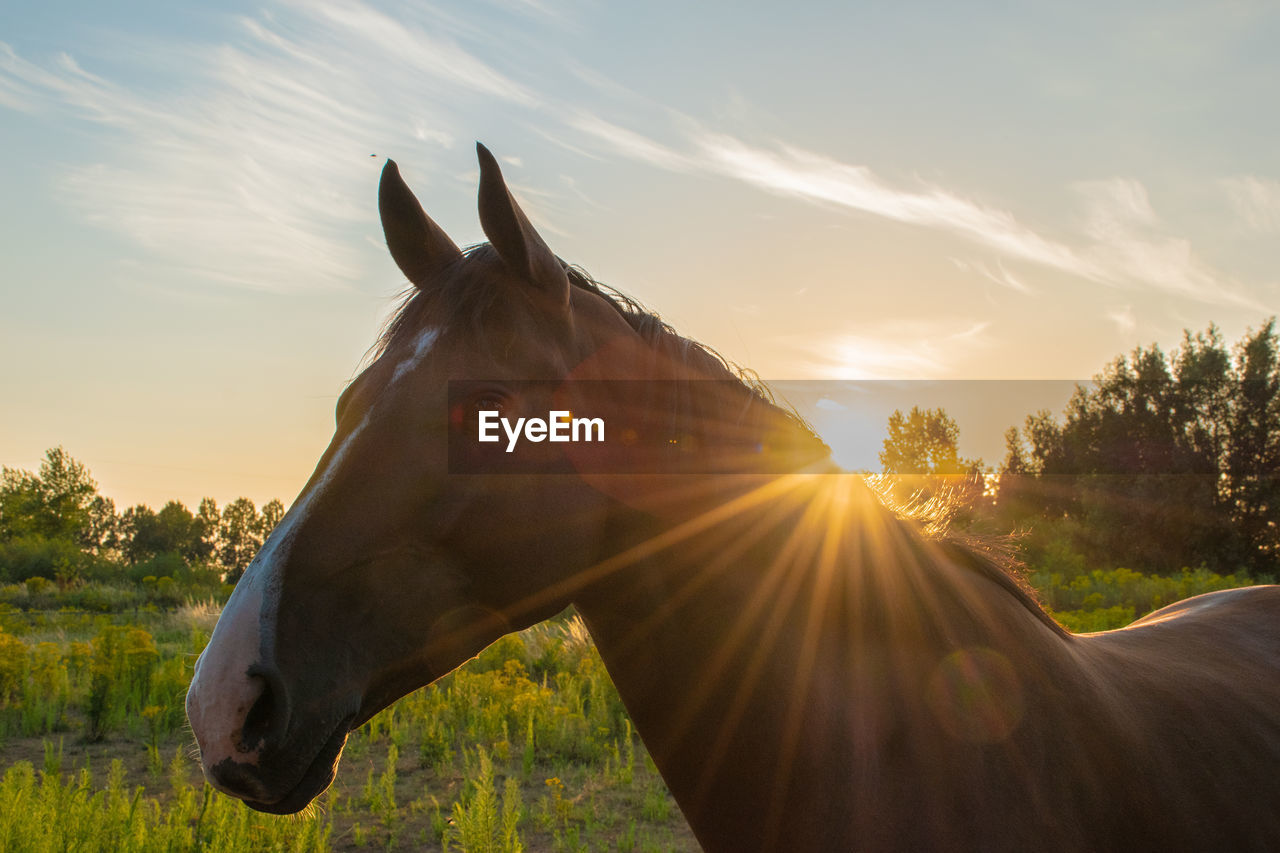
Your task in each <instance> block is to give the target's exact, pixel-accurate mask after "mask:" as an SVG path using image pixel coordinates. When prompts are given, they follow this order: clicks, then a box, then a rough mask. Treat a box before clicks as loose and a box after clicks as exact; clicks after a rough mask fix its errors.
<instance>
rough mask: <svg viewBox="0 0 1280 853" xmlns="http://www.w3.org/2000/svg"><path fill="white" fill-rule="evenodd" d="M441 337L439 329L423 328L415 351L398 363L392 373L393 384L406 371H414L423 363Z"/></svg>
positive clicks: (415, 342) (414, 345)
mask: <svg viewBox="0 0 1280 853" xmlns="http://www.w3.org/2000/svg"><path fill="white" fill-rule="evenodd" d="M439 337H440V330H439V329H423V330H422V331H421V332H419V333H418V337H417V340H415V341H414V343H413V353H412V354H410V355H409V357H408V358H406V359H404V360H403V361H401V362H400V363H399V364H397V365H396V370H395V373H392V374H391V384H392V385H394V384H395V383H397V382H399V381H400V379H401V378H402V377H403V376H404V375H405V374H406V373H412V372H413V371H414V370H415V369H417V367H418V365H420V364H422V362H423V360H425V359H426V357H427V356H428V355H429V354H430V353H431V348H432V347H434V346H435V345H436V340H437V339H438V338H439Z"/></svg>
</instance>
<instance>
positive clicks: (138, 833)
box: [0, 753, 332, 853]
mask: <svg viewBox="0 0 1280 853" xmlns="http://www.w3.org/2000/svg"><path fill="white" fill-rule="evenodd" d="M180 759H181V754H180V753H179V755H178V756H177V757H176V758H175V765H176V766H177V767H178V768H179V770H180V769H181V765H180ZM59 761H60V759H59ZM51 763H52V762H51V761H50V757H49V754H48V753H46V761H45V770H44V772H42V773H40V774H39V777H38V778H37V774H36V772H35V769H34V768H33V767H32V766H31V763H30V762H28V761H19V762H17V763H15V764H13V765H12V766H10V767H9V768H8V769H7V770H6V771H5V773H4V776H3V780H0V850H5V851H12V853H45V851H48V853H53V851H67V850H113V851H114V850H120V851H136V853H151V851H156V853H161V851H164V853H168V851H174V850H279V851H298V853H302V851H324V850H328V849H329V837H330V834H331V832H332V826H331V823H330V821H329V820H328V819H327V818H326V817H324V816H323V815H321V814H320V813H318V812H316V813H312V814H311V815H309V816H303V817H301V818H295V819H292V820H285V821H263V820H261V819H260V818H259V817H258V816H257V815H255V814H254V813H253V812H252V811H250V810H249V809H248V807H246V806H245V805H243V804H242V803H239V802H237V801H234V800H231V799H230V798H228V797H222V796H213V794H212V789H210V788H208V787H206V788H205V789H204V792H203V794H202V795H197V794H196V792H195V791H193V790H192V789H191V787H190V786H189V784H188V783H187V781H186V775H185V773H182V772H175V773H173V774H172V775H171V779H170V786H169V790H168V791H167V792H165V793H166V795H165V796H148V795H147V793H146V790H145V788H143V787H142V786H134V787H131V786H129V785H128V784H127V783H126V782H125V771H124V767H123V765H122V763H121V762H120V761H118V760H116V761H112V762H111V766H110V769H109V771H108V773H107V777H106V779H105V781H104V782H97V783H95V780H94V778H93V775H92V773H91V772H90V771H89V770H88V769H87V768H86V769H83V770H81V771H80V772H79V773H78V774H74V775H64V774H63V773H61V772H60V770H59V769H57V767H56V764H54V767H53V769H51V767H50V765H51Z"/></svg>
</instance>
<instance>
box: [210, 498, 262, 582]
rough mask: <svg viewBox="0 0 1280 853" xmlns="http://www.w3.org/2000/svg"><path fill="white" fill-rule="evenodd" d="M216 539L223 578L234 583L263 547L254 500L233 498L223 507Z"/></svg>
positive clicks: (259, 522)
mask: <svg viewBox="0 0 1280 853" xmlns="http://www.w3.org/2000/svg"><path fill="white" fill-rule="evenodd" d="M218 543H219V546H220V549H221V550H220V554H219V556H220V557H221V560H222V565H223V566H224V567H226V570H227V574H226V582H227V583H235V582H236V581H238V580H240V576H241V575H243V574H244V570H245V569H246V568H248V566H249V562H250V561H251V560H252V559H253V556H254V554H256V553H258V549H259V548H261V547H262V533H261V521H260V519H259V517H258V511H257V508H256V507H254V505H253V501H251V500H249V499H248V498H236V499H235V500H233V501H232V502H231V503H229V504H227V505H226V506H225V507H223V509H222V519H221V522H220V523H219V525H218Z"/></svg>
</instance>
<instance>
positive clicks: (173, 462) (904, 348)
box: [0, 0, 1280, 507]
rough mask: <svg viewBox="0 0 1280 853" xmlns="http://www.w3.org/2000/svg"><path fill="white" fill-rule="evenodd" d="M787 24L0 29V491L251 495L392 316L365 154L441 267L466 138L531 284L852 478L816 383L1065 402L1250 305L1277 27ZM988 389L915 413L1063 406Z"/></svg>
mask: <svg viewBox="0 0 1280 853" xmlns="http://www.w3.org/2000/svg"><path fill="white" fill-rule="evenodd" d="M786 5H787V6H788V7H789V8H785V9H784V8H783V6H784V4H764V3H755V2H732V3H730V2H704V3H696V4H687V3H683V2H680V3H676V2H667V0H652V2H646V3H611V2H605V1H604V0H467V2H440V3H414V2H401V3H394V4H393V3H374V2H338V1H337V0H319V2H303V1H302V0H283V2H279V1H278V0H265V2H219V3H212V2H189V3H166V2H152V1H151V0H148V1H147V2H124V3H112V4H98V3H90V2H85V1H84V0H50V2H46V3H42V4H24V8H22V9H20V10H17V11H14V10H12V9H11V10H9V11H8V12H6V15H5V23H4V25H3V26H2V27H0V150H2V151H3V152H4V155H5V156H3V157H0V399H3V416H2V417H0V463H2V464H3V465H5V466H9V467H14V468H26V469H35V468H36V467H37V466H38V465H39V462H40V458H41V456H42V454H43V452H44V450H45V449H46V448H49V447H53V446H56V445H62V446H64V447H65V448H66V449H67V450H68V451H69V452H70V453H71V454H72V455H73V456H75V457H76V458H77V459H79V460H81V461H82V462H84V463H85V464H87V465H88V466H89V468H90V470H91V471H92V472H93V474H94V476H95V478H96V479H97V481H98V483H99V485H100V488H101V491H102V492H103V493H104V494H107V495H109V496H111V497H113V498H114V499H115V501H116V503H117V505H118V506H122V507H123V506H128V505H131V504H134V503H138V502H145V503H148V504H150V505H152V506H153V507H158V506H160V505H162V504H163V503H164V502H165V501H167V500H169V499H173V498H176V499H180V500H182V501H184V502H185V503H186V504H187V505H188V506H194V505H195V504H196V503H197V502H198V501H199V499H200V497H202V496H204V495H209V496H213V497H215V498H216V499H218V500H219V502H225V501H227V500H229V499H231V498H234V497H236V496H239V495H246V496H249V497H250V498H252V499H254V500H255V501H257V502H258V503H262V502H263V501H265V500H267V499H270V498H272V497H279V498H281V499H282V500H284V501H285V503H286V504H287V503H288V502H289V501H290V500H291V499H292V498H293V496H294V495H295V494H296V493H297V492H298V490H299V489H300V488H301V487H302V485H303V484H304V482H305V481H306V479H307V477H308V475H309V474H310V472H311V470H312V468H313V466H314V464H315V461H316V460H317V459H318V458H319V456H320V454H321V452H322V451H323V449H324V447H325V446H326V444H327V443H328V440H329V438H330V436H331V434H332V429H333V414H332V410H333V405H334V402H335V401H336V398H337V395H338V394H339V393H340V392H341V390H342V388H343V386H344V384H345V383H346V382H347V381H349V380H350V379H351V378H352V377H353V376H354V375H355V373H356V372H357V371H358V369H359V366H360V364H361V360H362V358H363V357H364V356H365V354H366V351H367V349H368V347H369V346H370V344H371V343H372V342H373V340H374V338H375V336H376V334H377V332H378V330H379V328H380V326H381V323H382V322H383V320H385V318H386V317H387V316H388V314H389V313H390V311H391V310H392V309H393V307H394V305H395V304H396V299H395V297H396V295H397V294H398V293H399V292H400V291H401V290H402V289H403V288H404V286H405V282H404V280H403V278H402V277H401V276H400V274H399V272H398V270H397V269H396V268H395V266H394V264H393V263H392V262H391V260H390V258H389V256H388V255H387V254H386V249H385V245H384V243H383V239H382V235H381V231H380V227H379V225H378V217H377V209H376V187H377V179H378V174H379V171H380V170H381V168H382V165H383V163H384V162H385V159H386V158H387V157H392V158H394V159H395V160H396V161H397V162H398V163H399V165H400V167H401V171H402V173H403V174H404V176H405V178H406V180H407V181H408V182H409V183H410V185H411V186H412V187H413V188H414V189H415V191H416V192H417V194H418V196H419V198H420V199H421V200H422V202H423V204H424V207H425V208H426V209H427V211H428V212H429V213H430V215H431V216H432V217H433V218H434V219H435V220H436V221H437V222H438V223H440V224H441V225H442V226H443V227H444V228H445V229H446V230H447V231H449V233H450V234H451V235H452V236H453V238H454V240H455V241H456V242H458V243H459V244H460V245H465V244H469V243H475V242H479V241H480V240H482V234H481V232H480V228H479V223H478V220H477V218H476V213H475V184H476V179H477V175H478V169H477V166H476V161H475V155H474V147H473V145H474V142H475V141H476V140H480V141H483V142H484V143H485V144H486V145H487V146H488V147H489V148H490V149H492V150H493V151H494V153H495V154H496V155H497V156H498V157H499V158H500V159H501V161H502V163H503V168H504V172H505V174H506V176H507V180H508V183H509V184H510V185H511V186H512V188H513V190H514V192H515V193H516V195H517V196H518V197H519V199H520V200H521V203H522V204H523V205H524V207H525V209H526V210H527V211H528V212H529V214H530V215H531V217H532V219H533V220H534V222H535V224H536V225H537V226H538V228H539V229H540V231H541V232H542V234H543V236H544V237H545V238H546V239H547V241H548V242H549V243H550V244H551V246H552V248H553V249H555V251H556V252H557V253H558V254H559V255H561V256H562V257H564V258H566V259H568V260H571V261H573V262H575V263H578V264H579V265H581V266H583V267H585V268H586V269H587V270H588V271H590V272H591V274H592V275H593V276H595V277H596V278H597V279H599V280H602V281H605V282H607V283H609V284H611V285H614V286H616V287H618V288H620V289H622V290H623V291H625V292H627V293H629V294H631V295H632V296H634V297H636V298H638V299H639V300H640V301H642V302H643V303H645V304H646V305H647V306H649V307H650V308H653V309H655V310H657V311H659V312H660V313H661V314H662V315H663V316H664V318H666V319H667V320H668V321H669V322H671V323H672V324H673V325H674V326H675V327H676V328H677V329H678V330H679V331H680V332H681V333H683V334H685V335H688V336H691V337H693V338H696V339H698V340H701V341H703V342H705V343H707V344H709V345H711V346H713V347H715V348H716V349H717V350H718V351H720V352H721V353H723V354H724V355H725V356H726V357H728V358H730V359H731V360H733V361H735V362H738V363H740V364H742V365H745V366H748V367H750V368H752V369H754V370H755V371H756V372H757V373H759V374H760V375H761V376H762V377H764V378H765V379H767V380H778V381H794V380H801V381H814V380H821V381H823V382H826V383H830V387H831V388H832V389H834V390H833V393H832V395H830V396H831V399H832V403H831V404H827V405H825V406H824V407H819V408H818V409H815V410H812V411H809V412H806V414H810V415H811V416H813V420H814V422H815V424H816V425H817V426H818V427H819V429H820V430H823V429H824V427H825V428H829V430H830V431H831V434H828V435H827V438H828V440H829V441H830V442H831V443H832V445H833V446H835V447H836V449H837V452H838V453H837V455H838V457H840V458H843V459H845V460H846V461H849V462H850V463H851V464H855V465H874V454H875V451H877V450H878V449H879V448H878V446H877V439H876V438H875V436H874V435H873V434H872V433H873V432H874V430H872V431H871V432H868V431H867V430H866V429H864V428H863V426H865V424H864V425H863V426H860V427H858V428H857V429H853V428H852V427H849V423H850V422H849V420H848V419H847V418H846V419H845V420H839V419H836V418H835V417H834V415H833V413H834V412H837V411H840V407H843V406H846V403H847V401H843V400H840V399H839V393H837V392H841V391H842V390H843V391H847V392H848V393H850V394H855V393H861V391H862V390H865V388H867V387H894V388H898V387H899V386H900V384H901V383H902V382H903V381H906V380H924V379H927V380H936V381H943V382H944V386H945V382H949V381H951V380H1073V379H1079V380H1083V379H1088V378H1089V377H1091V376H1093V375H1094V374H1096V373H1098V372H1099V371H1100V370H1101V369H1102V368H1103V366H1104V365H1105V364H1106V363H1107V362H1109V361H1110V360H1112V359H1113V358H1115V357H1116V356H1118V355H1120V354H1121V353H1126V352H1129V351H1130V350H1132V349H1133V348H1134V347H1136V346H1139V345H1143V346H1145V345H1150V344H1152V343H1157V344H1159V345H1160V346H1161V347H1163V348H1164V349H1165V350H1166V351H1168V350H1170V349H1173V348H1174V347H1176V346H1177V344H1178V342H1179V340H1180V339H1181V336H1182V330H1183V329H1191V330H1192V331H1198V330H1203V329H1205V328H1207V327H1208V325H1209V324H1210V323H1215V324H1217V325H1218V327H1219V328H1220V329H1221V330H1222V333H1223V335H1224V337H1225V338H1226V339H1227V341H1228V342H1233V341H1236V340H1239V339H1240V338H1241V337H1242V336H1243V335H1244V334H1245V333H1246V331H1247V330H1248V329H1250V328H1257V327H1258V326H1259V325H1260V324H1261V323H1263V322H1264V321H1265V320H1266V319H1267V318H1268V317H1270V316H1272V315H1274V314H1276V313H1277V311H1280V278H1278V275H1277V270H1278V269H1280V264H1277V261H1280V239H1277V237H1278V236H1280V146H1277V145H1276V140H1277V139H1280V111H1277V110H1275V109H1274V98H1275V90H1276V85H1277V82H1280V52H1277V51H1276V50H1275V48H1274V46H1275V45H1276V44H1277V43H1280V8H1278V7H1276V6H1275V4H1271V3H1266V2H1256V3H1255V2H1218V3H1177V2H1131V3H1125V4H1114V3H1093V2H1081V3H1074V4H1060V3H1045V2H1028V3H1020V4H1007V3H981V2H979V3H966V4H949V3H942V2H934V3H931V2H900V3H889V2H855V3H849V2H841V3H834V2H831V3H827V2H808V3H804V4H786ZM866 380H893V381H894V383H895V384H893V385H891V386H890V385H875V384H874V383H873V384H871V385H868V384H867V382H866ZM906 387H924V385H919V386H911V385H908V386H906ZM947 387H951V388H952V389H953V391H954V389H960V388H965V387H969V386H965V385H964V384H956V385H952V386H947ZM986 387H997V386H986ZM999 387H1001V388H1003V389H1004V390H1003V391H1002V392H1001V394H1000V395H998V396H1001V398H1002V403H1001V405H999V406H997V405H994V404H993V405H990V406H973V405H969V406H967V407H966V406H964V405H963V403H962V402H956V403H954V404H951V405H949V408H948V411H951V412H952V413H953V415H955V417H956V418H957V421H958V422H959V425H960V431H961V451H962V453H963V454H964V455H970V456H973V455H981V456H983V457H984V459H985V460H986V461H987V462H988V463H989V464H995V463H998V461H999V455H1000V448H1001V446H1002V443H1001V437H1000V436H1001V433H1002V432H1003V429H1004V428H1005V427H1007V426H1010V425H1015V424H1019V423H1021V421H1022V418H1023V417H1024V416H1025V415H1026V414H1027V413H1030V412H1032V411H1035V410H1038V409H1040V408H1046V407H1048V408H1051V409H1052V408H1054V407H1055V405H1058V406H1060V404H1057V403H1055V400H1057V399H1058V398H1056V397H1054V396H1053V394H1052V393H1050V394H1048V396H1045V393H1047V392H1045V389H1047V388H1050V387H1053V388H1069V387H1070V383H1069V382H1068V383H1061V382H1057V383H1048V384H1046V383H1035V382H1017V383H1010V382H1006V383H1000V384H999ZM1009 389H1018V390H1009ZM1032 389H1035V390H1034V391H1033V390H1032ZM1054 393H1057V392H1054ZM1065 393H1066V392H1062V394H1065ZM820 396H821V395H819V397H815V398H814V400H815V401H816V400H817V399H820ZM952 396H953V397H954V396H955V395H954V393H953V394H952ZM962 396H963V395H962ZM1060 396H1061V395H1060ZM980 398H981V397H980V395H979V397H977V398H975V399H980ZM894 399H897V398H894ZM1062 399H1065V397H1062ZM922 402H924V401H922ZM960 409H964V410H965V411H964V414H963V416H962V415H960V414H958V413H957V412H958V411H959V410H960ZM984 413H985V414H984ZM877 417H878V416H877ZM846 427H849V428H848V429H846ZM850 442H855V444H850ZM855 445H856V446H855ZM859 454H861V455H859ZM868 460H869V461H868Z"/></svg>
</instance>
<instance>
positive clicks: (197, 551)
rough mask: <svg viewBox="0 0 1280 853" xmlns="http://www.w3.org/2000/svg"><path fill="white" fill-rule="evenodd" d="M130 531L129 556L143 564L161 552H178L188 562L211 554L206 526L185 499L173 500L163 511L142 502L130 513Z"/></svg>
mask: <svg viewBox="0 0 1280 853" xmlns="http://www.w3.org/2000/svg"><path fill="white" fill-rule="evenodd" d="M126 517H127V519H128V520H127V527H128V529H129V532H130V536H129V539H128V543H127V545H126V548H125V555H126V556H127V557H128V559H129V562H131V563H139V562H141V561H143V560H147V559H150V558H152V557H158V556H160V555H161V554H176V555H177V556H179V557H181V558H182V559H183V560H184V561H186V562H187V563H193V562H197V561H200V560H204V559H206V558H208V557H209V555H210V552H211V548H210V546H209V544H208V543H207V542H206V541H205V538H204V535H203V534H204V529H203V526H202V525H201V523H200V522H199V521H198V520H197V518H196V517H195V516H193V515H192V514H191V511H190V510H189V509H187V508H186V507H185V506H183V504H182V502H181V501H169V502H168V503H166V504H165V505H164V506H163V507H162V508H161V509H160V511H159V512H152V511H151V509H150V508H149V507H147V506H143V505H139V506H136V507H133V508H132V509H130V510H128V511H127V512H126Z"/></svg>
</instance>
